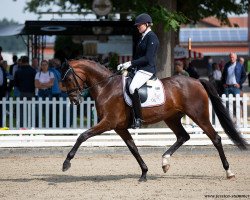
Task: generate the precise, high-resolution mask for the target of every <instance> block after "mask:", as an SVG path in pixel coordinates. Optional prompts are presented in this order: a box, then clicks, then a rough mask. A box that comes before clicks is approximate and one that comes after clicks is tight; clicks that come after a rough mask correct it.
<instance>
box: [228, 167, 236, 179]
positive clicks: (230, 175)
mask: <svg viewBox="0 0 250 200" xmlns="http://www.w3.org/2000/svg"><path fill="white" fill-rule="evenodd" d="M226 174H227V178H228V179H231V178H235V174H234V173H233V172H231V170H230V169H228V170H226Z"/></svg>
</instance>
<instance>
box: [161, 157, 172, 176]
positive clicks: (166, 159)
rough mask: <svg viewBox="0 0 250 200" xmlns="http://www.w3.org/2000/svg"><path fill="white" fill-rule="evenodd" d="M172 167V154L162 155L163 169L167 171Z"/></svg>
mask: <svg viewBox="0 0 250 200" xmlns="http://www.w3.org/2000/svg"><path fill="white" fill-rule="evenodd" d="M169 167H170V155H165V156H162V169H163V172H164V173H166V172H167V171H168V169H169Z"/></svg>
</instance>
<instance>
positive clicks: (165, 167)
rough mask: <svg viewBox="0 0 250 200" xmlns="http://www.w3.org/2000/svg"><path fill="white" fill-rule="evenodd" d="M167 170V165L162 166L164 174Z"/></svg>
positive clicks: (168, 166)
mask: <svg viewBox="0 0 250 200" xmlns="http://www.w3.org/2000/svg"><path fill="white" fill-rule="evenodd" d="M169 168H170V165H169V164H167V165H164V166H162V170H163V172H164V173H166V172H167V171H168V170H169Z"/></svg>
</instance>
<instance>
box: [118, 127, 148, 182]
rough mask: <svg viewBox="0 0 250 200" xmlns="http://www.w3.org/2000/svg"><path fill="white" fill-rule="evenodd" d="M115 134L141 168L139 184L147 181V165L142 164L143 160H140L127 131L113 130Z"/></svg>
mask: <svg viewBox="0 0 250 200" xmlns="http://www.w3.org/2000/svg"><path fill="white" fill-rule="evenodd" d="M115 131H116V133H117V134H118V135H120V136H121V138H122V139H123V141H124V142H125V143H126V145H127V146H128V148H129V150H130V151H131V153H132V154H133V156H134V157H135V159H136V160H137V162H138V164H139V165H140V167H141V170H142V175H141V178H140V179H139V181H140V182H142V181H147V172H148V167H147V165H146V164H145V163H144V161H143V159H142V158H141V156H140V154H139V151H138V149H137V147H136V145H135V143H134V140H133V138H132V136H131V135H130V133H129V131H128V130H126V129H124V130H115Z"/></svg>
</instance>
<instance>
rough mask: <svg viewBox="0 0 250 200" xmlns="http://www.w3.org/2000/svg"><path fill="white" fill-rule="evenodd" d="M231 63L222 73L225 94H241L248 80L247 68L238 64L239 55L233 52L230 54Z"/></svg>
mask: <svg viewBox="0 0 250 200" xmlns="http://www.w3.org/2000/svg"><path fill="white" fill-rule="evenodd" d="M229 59H230V61H229V62H228V63H226V64H225V67H224V71H223V73H222V79H221V81H222V84H223V87H224V93H225V94H226V95H229V94H233V95H236V94H240V91H241V90H240V88H241V87H242V84H243V83H244V82H245V80H246V71H245V68H244V67H243V66H242V65H241V64H240V63H239V62H237V54H236V53H233V52H231V53H230V54H229Z"/></svg>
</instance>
